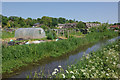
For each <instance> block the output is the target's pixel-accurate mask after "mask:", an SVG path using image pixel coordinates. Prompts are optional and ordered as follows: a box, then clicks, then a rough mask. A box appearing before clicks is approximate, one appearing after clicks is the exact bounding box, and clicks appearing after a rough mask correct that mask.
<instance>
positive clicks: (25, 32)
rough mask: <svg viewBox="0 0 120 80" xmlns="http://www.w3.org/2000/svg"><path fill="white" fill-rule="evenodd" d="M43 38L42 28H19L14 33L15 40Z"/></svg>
mask: <svg viewBox="0 0 120 80" xmlns="http://www.w3.org/2000/svg"><path fill="white" fill-rule="evenodd" d="M44 37H45V31H44V30H43V29H42V28H19V29H17V30H16V31H15V38H23V39H40V38H44Z"/></svg>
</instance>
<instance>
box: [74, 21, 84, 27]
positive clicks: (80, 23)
mask: <svg viewBox="0 0 120 80" xmlns="http://www.w3.org/2000/svg"><path fill="white" fill-rule="evenodd" d="M76 27H77V28H79V29H83V28H86V26H85V24H84V23H83V22H82V21H80V22H78V24H77V25H76Z"/></svg>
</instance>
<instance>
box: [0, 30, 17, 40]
mask: <svg viewBox="0 0 120 80" xmlns="http://www.w3.org/2000/svg"><path fill="white" fill-rule="evenodd" d="M14 36H15V32H6V31H2V39H5V38H13V37H14Z"/></svg>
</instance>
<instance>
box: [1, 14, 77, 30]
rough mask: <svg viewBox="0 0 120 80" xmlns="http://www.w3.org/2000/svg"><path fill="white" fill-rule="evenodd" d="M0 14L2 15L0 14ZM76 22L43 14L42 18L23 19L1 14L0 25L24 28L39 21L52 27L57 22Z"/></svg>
mask: <svg viewBox="0 0 120 80" xmlns="http://www.w3.org/2000/svg"><path fill="white" fill-rule="evenodd" d="M0 16H2V15H0ZM74 22H78V21H75V20H71V19H70V20H68V19H65V18H62V17H59V18H53V17H48V16H43V17H42V18H37V19H32V18H27V19H24V18H22V17H17V16H10V17H7V16H2V26H3V28H8V27H11V28H16V27H18V28H20V27H23V28H26V27H32V26H33V25H34V24H35V23H40V24H43V25H45V26H46V27H49V28H53V27H55V26H57V25H58V24H65V23H74Z"/></svg>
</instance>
